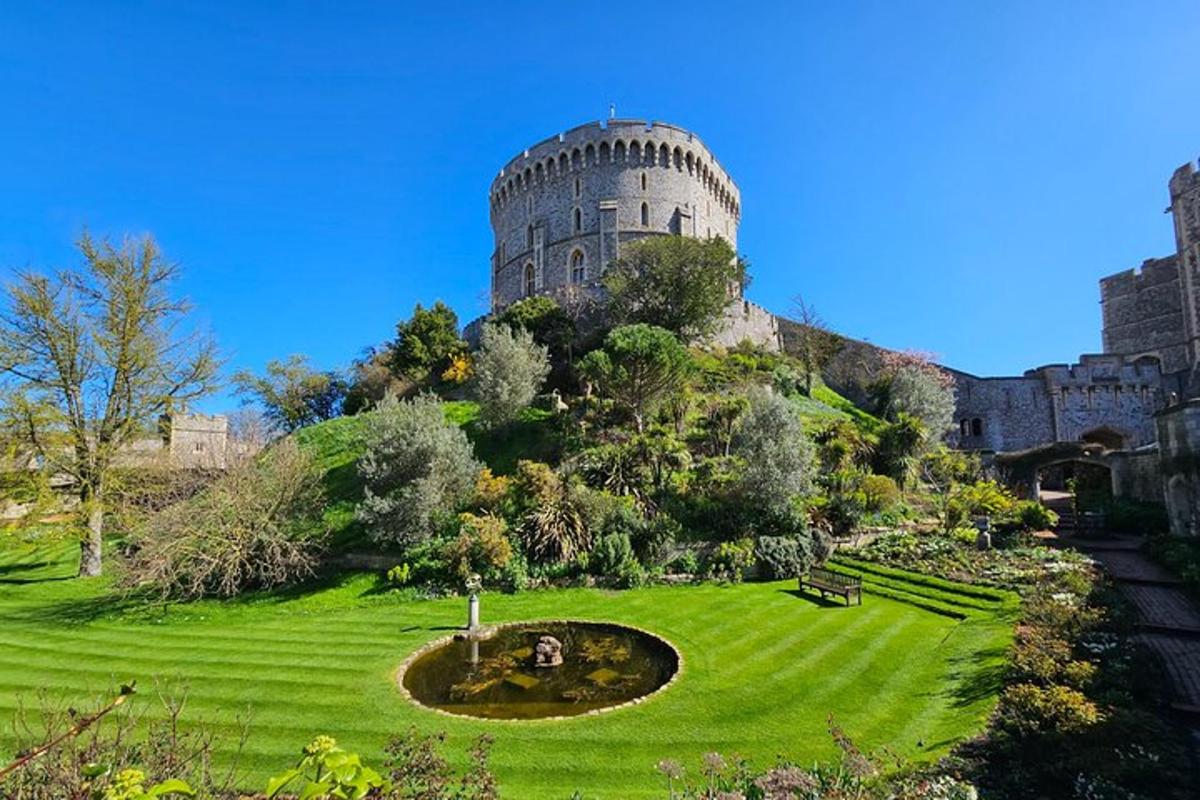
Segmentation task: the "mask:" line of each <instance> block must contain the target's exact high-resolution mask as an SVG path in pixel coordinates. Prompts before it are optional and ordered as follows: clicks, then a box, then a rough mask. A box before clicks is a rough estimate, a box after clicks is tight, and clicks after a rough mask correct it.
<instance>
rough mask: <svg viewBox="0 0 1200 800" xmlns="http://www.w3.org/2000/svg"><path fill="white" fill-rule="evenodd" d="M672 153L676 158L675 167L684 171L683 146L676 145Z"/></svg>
mask: <svg viewBox="0 0 1200 800" xmlns="http://www.w3.org/2000/svg"><path fill="white" fill-rule="evenodd" d="M671 155H672V156H673V158H674V163H675V169H677V170H679V171H680V172H683V148H681V147H679V146H678V145H676V146H675V149H674V150H673V151H671Z"/></svg>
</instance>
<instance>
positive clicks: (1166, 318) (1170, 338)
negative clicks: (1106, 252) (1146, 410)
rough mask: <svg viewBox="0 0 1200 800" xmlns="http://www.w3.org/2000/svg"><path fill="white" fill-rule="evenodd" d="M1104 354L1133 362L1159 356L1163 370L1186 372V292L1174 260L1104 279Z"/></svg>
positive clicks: (1149, 263)
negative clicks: (1184, 370)
mask: <svg viewBox="0 0 1200 800" xmlns="http://www.w3.org/2000/svg"><path fill="white" fill-rule="evenodd" d="M1100 307H1101V310H1102V314H1103V320H1104V329H1103V336H1104V352H1105V353H1113V354H1123V355H1126V356H1128V357H1129V358H1130V359H1131V360H1133V359H1136V358H1139V357H1143V358H1144V357H1153V358H1157V359H1158V360H1159V361H1160V363H1161V364H1162V367H1163V370H1164V371H1165V372H1177V371H1179V370H1183V369H1187V367H1188V364H1189V361H1188V353H1187V337H1186V335H1185V332H1184V320H1183V294H1182V292H1181V290H1180V282H1179V266H1178V261H1177V259H1176V257H1175V256H1168V257H1167V258H1158V259H1150V260H1148V261H1146V262H1145V263H1143V264H1142V266H1141V267H1140V268H1139V269H1136V270H1133V269H1130V270H1126V271H1124V272H1118V273H1117V274H1116V275H1110V276H1108V277H1107V278H1103V279H1101V281H1100Z"/></svg>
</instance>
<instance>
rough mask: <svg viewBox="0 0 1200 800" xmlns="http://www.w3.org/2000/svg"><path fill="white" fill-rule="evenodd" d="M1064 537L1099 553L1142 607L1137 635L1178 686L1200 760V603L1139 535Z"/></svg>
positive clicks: (1178, 703) (1179, 706) (1179, 705)
mask: <svg viewBox="0 0 1200 800" xmlns="http://www.w3.org/2000/svg"><path fill="white" fill-rule="evenodd" d="M1060 541H1061V542H1062V543H1064V544H1069V545H1070V546H1072V547H1075V548H1077V549H1079V550H1082V551H1083V552H1085V553H1087V554H1088V555H1089V556H1091V557H1092V558H1094V559H1095V560H1096V561H1097V562H1098V563H1099V564H1100V565H1101V566H1102V567H1103V568H1104V570H1105V571H1106V572H1107V573H1108V574H1109V575H1110V576H1111V577H1112V578H1113V580H1114V581H1115V582H1116V584H1117V586H1118V587H1119V588H1120V590H1121V592H1122V593H1123V594H1124V595H1125V596H1126V598H1128V599H1129V601H1130V603H1132V604H1133V606H1134V608H1135V609H1136V610H1137V615H1138V623H1137V624H1138V629H1139V633H1138V634H1137V635H1136V636H1135V637H1134V638H1135V639H1136V640H1137V641H1139V642H1141V643H1142V644H1144V645H1146V647H1148V648H1150V650H1151V651H1152V652H1153V653H1154V654H1155V655H1156V656H1158V658H1159V660H1160V662H1161V663H1162V665H1163V668H1164V670H1165V671H1166V673H1167V676H1168V677H1169V679H1170V681H1171V686H1172V688H1173V690H1174V695H1175V701H1174V702H1173V703H1172V709H1173V710H1174V711H1175V712H1177V713H1178V714H1179V716H1180V718H1181V719H1182V720H1183V723H1184V725H1185V726H1186V727H1187V729H1188V732H1189V734H1190V736H1191V740H1192V750H1193V752H1194V753H1195V754H1196V757H1197V758H1198V759H1200V608H1198V607H1197V605H1196V603H1195V602H1194V601H1193V600H1192V598H1191V597H1190V596H1189V595H1188V594H1187V593H1186V592H1185V591H1184V589H1183V587H1182V585H1181V582H1180V581H1179V579H1178V578H1177V577H1176V576H1174V575H1173V574H1171V573H1170V572H1169V571H1168V570H1166V569H1164V568H1163V567H1162V566H1161V565H1160V564H1158V563H1156V562H1155V561H1153V560H1151V559H1150V557H1149V556H1146V555H1145V554H1143V553H1142V552H1141V546H1142V543H1143V539H1141V538H1140V537H1135V536H1115V537H1112V538H1110V539H1103V540H1088V539H1082V538H1080V537H1077V536H1063V537H1062V538H1061V539H1060Z"/></svg>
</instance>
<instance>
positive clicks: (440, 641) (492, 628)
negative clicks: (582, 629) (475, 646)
mask: <svg viewBox="0 0 1200 800" xmlns="http://www.w3.org/2000/svg"><path fill="white" fill-rule="evenodd" d="M571 624H574V625H611V626H613V627H615V628H625V629H626V630H631V631H636V632H638V633H640V634H642V635H644V636H650V637H652V638H654V639H656V640H657V641H660V642H662V643H663V644H665V645H666V646H667V647H669V648H670V649H671V652H673V653H674V654H675V672H674V674H672V675H671V677H670V678H669V679H668V680H667V682H666V683H664V684H663V685H662V686H659V687H658V688H657V689H655V690H654V691H652V692H649V693H648V694H644V695H642V696H641V697H635V698H633V699H632V700H626V701H625V702H624V703H618V704H616V705H614V706H605V707H604V708H594V709H592V710H591V711H585V712H583V713H582V714H562V715H558V716H553V717H537V718H535V719H495V718H492V717H476V716H474V715H472V714H456V713H454V712H453V711H447V710H445V709H443V708H434V707H433V706H427V705H425V704H424V703H422V702H421V701H420V700H418V699H417V698H415V697H413V696H412V694H411V693H410V692H409V691H408V689H407V688H406V687H405V686H404V674H405V673H406V672H408V668H409V667H411V666H412V665H413V662H415V661H416V660H417V659H418V658H420V657H421V656H423V655H425V654H427V653H430V652H432V651H433V650H437V649H439V648H441V647H445V646H446V645H448V644H450V643H451V642H453V641H455V640H456V639H459V638H461V637H463V636H464V635H465V633H466V632H465V630H464V631H462V632H459V633H454V634H450V635H449V636H440V637H438V638H437V639H433V640H431V641H429V642H426V643H425V644H423V645H421V646H420V647H418V648H417V649H416V650H414V651H412V652H411V653H409V654H408V657H407V658H405V659H404V660H403V661H402V662H400V666H398V667H397V668H396V670H395V672H393V673H392V677H393V680H394V681H395V683H396V686H397V687H398V688H399V689H400V694H401V695H402V696H403V697H404V698H405V699H406V700H408V701H409V702H410V703H412V704H413V705H414V706H417V707H418V708H421V709H424V710H425V711H432V712H433V713H435V714H441V715H442V716H444V717H452V718H454V719H471V720H478V721H480V722H484V723H501V724H504V723H508V724H512V723H515V724H518V725H529V724H537V723H544V722H561V721H563V720H570V719H586V718H588V717H598V716H600V715H601V714H607V713H608V712H610V711H617V710H619V709H622V708H629V707H630V706H636V705H641V704H642V703H644V702H646V701H647V700H649V699H650V698H652V697H656V696H657V695H659V694H661V693H663V692H665V691H666V690H667V689H669V688H671V686H672V685H674V683H675V681H677V680H679V677H680V676H681V675H683V653H682V652H681V651H680V649H679V648H678V647H676V646H675V643H674V642H672V641H671V640H670V639H667V638H665V637H663V636H660V635H659V634H657V633H655V632H654V631H649V630H646V629H645V628H640V627H638V626H637V625H629V624H627V623H624V622H614V621H613V620H606V619H533V620H515V621H513V622H501V623H499V624H496V625H488V626H486V627H485V628H484V629H483V630H481V631H479V632H478V633H476V634H475V636H476V637H477V638H479V639H490V638H492V637H493V636H495V635H496V634H497V633H499V632H500V631H502V630H507V629H508V628H523V627H529V626H533V625H571Z"/></svg>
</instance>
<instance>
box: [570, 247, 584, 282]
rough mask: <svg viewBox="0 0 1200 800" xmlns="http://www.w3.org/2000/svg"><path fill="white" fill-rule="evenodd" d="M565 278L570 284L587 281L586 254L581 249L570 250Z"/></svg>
mask: <svg viewBox="0 0 1200 800" xmlns="http://www.w3.org/2000/svg"><path fill="white" fill-rule="evenodd" d="M567 277H568V278H569V279H570V281H571V283H583V282H584V281H585V280H587V254H586V253H585V252H583V248H582V247H576V248H574V249H573V250H571V255H570V257H569V258H568V260H567Z"/></svg>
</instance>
